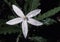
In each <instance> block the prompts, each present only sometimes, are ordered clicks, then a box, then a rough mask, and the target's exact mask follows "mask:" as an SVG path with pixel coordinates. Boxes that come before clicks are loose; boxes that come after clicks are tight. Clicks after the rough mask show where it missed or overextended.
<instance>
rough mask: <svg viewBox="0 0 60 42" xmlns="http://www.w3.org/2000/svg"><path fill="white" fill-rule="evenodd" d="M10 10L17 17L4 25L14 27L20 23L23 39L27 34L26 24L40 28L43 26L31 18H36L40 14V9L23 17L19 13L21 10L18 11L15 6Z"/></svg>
mask: <svg viewBox="0 0 60 42" xmlns="http://www.w3.org/2000/svg"><path fill="white" fill-rule="evenodd" d="M12 8H13V10H14V11H15V13H16V14H17V15H18V16H19V17H17V18H15V19H12V20H10V21H8V22H6V24H9V25H15V24H18V23H21V22H22V31H23V35H24V37H25V38H26V37H27V33H28V25H27V23H29V24H32V25H35V26H40V25H42V24H43V23H42V22H39V21H37V20H35V19H33V18H32V17H33V16H36V15H38V14H39V13H40V11H41V10H40V9H36V10H33V11H31V12H29V13H28V14H27V15H26V16H25V15H24V13H23V12H22V11H21V9H19V8H18V7H17V6H15V5H12Z"/></svg>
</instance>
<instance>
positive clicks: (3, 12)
mask: <svg viewBox="0 0 60 42" xmlns="http://www.w3.org/2000/svg"><path fill="white" fill-rule="evenodd" d="M17 3H18V4H19V5H20V6H21V7H23V6H22V5H24V0H17ZM40 3H41V5H40V6H39V7H38V8H41V9H42V11H41V13H44V12H47V11H48V10H50V9H53V8H55V7H58V6H59V5H60V0H41V1H40ZM9 13H11V10H10V9H9V7H8V5H7V4H6V3H5V2H4V1H3V0H0V19H7V16H8V15H12V13H11V14H9ZM59 16H60V13H57V14H56V15H54V16H52V17H51V18H53V19H55V20H56V21H57V22H58V23H54V24H52V25H49V26H45V25H43V26H41V27H39V28H34V27H33V28H32V29H30V31H29V33H30V34H31V35H30V36H32V34H36V35H37V36H42V37H43V38H46V39H47V42H57V40H59V39H60V22H59V21H58V20H57V17H59ZM34 29H35V30H36V31H33V30H34ZM17 35H18V33H15V34H7V35H3V34H1V35H0V41H1V42H15V39H16V37H17ZM36 35H35V36H36ZM20 42H31V41H30V40H29V39H24V38H20Z"/></svg>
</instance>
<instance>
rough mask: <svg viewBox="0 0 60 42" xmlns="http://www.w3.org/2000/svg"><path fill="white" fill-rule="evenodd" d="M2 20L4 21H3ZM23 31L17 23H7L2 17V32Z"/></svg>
mask: <svg viewBox="0 0 60 42" xmlns="http://www.w3.org/2000/svg"><path fill="white" fill-rule="evenodd" d="M1 21H2V22H1ZM18 32H21V28H19V27H18V26H17V25H15V26H9V25H7V24H6V21H5V20H2V19H0V34H7V33H8V34H11V33H18Z"/></svg>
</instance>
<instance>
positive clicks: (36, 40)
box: [29, 36, 47, 42]
mask: <svg viewBox="0 0 60 42" xmlns="http://www.w3.org/2000/svg"><path fill="white" fill-rule="evenodd" d="M29 39H30V40H32V41H34V42H47V39H45V38H43V37H38V36H36V37H30V38H29Z"/></svg>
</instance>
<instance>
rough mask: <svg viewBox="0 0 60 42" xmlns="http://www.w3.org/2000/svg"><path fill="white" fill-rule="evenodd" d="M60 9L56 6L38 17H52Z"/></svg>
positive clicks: (40, 18)
mask: <svg viewBox="0 0 60 42" xmlns="http://www.w3.org/2000/svg"><path fill="white" fill-rule="evenodd" d="M59 11H60V7H56V8H54V9H51V10H49V11H47V12H46V13H44V14H42V15H39V16H38V18H37V19H38V20H43V19H45V18H47V17H51V16H53V15H55V14H56V13H58V12H59Z"/></svg>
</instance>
